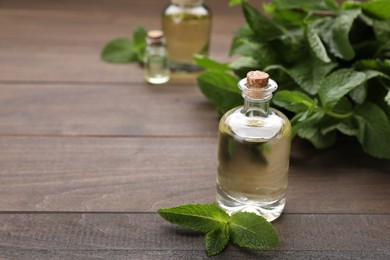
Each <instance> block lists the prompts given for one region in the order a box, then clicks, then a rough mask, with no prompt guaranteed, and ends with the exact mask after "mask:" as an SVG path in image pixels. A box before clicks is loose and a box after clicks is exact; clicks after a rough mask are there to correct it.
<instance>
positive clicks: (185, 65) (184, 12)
mask: <svg viewBox="0 0 390 260" xmlns="http://www.w3.org/2000/svg"><path fill="white" fill-rule="evenodd" d="M162 25H163V31H164V33H165V36H166V38H167V47H168V52H169V59H170V66H171V69H172V70H173V71H185V72H193V71H199V68H198V67H197V66H196V65H195V63H194V61H193V55H194V54H202V55H207V54H208V50H209V44H210V28H211V14H210V11H209V10H208V9H207V8H206V7H205V6H204V5H203V1H201V0H172V4H171V5H169V6H168V7H167V8H166V9H165V11H164V13H163V17H162Z"/></svg>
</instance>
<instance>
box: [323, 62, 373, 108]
mask: <svg viewBox="0 0 390 260" xmlns="http://www.w3.org/2000/svg"><path fill="white" fill-rule="evenodd" d="M365 80H366V75H365V73H363V72H357V71H354V70H352V69H340V70H337V71H335V72H333V73H331V74H330V75H329V76H327V77H326V78H325V79H324V80H323V81H322V83H321V87H320V89H319V91H318V94H319V96H320V99H321V102H322V104H323V105H324V106H325V107H328V108H332V107H334V106H335V105H336V104H337V102H338V101H339V100H340V99H341V98H342V97H343V96H344V95H345V94H347V93H348V92H349V91H351V90H352V89H354V88H355V87H357V86H359V85H360V84H361V83H363V82H364V81H365Z"/></svg>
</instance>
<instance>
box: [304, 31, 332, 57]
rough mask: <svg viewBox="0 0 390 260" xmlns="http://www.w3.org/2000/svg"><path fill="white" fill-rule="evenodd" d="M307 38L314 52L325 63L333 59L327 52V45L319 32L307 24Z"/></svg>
mask: <svg viewBox="0 0 390 260" xmlns="http://www.w3.org/2000/svg"><path fill="white" fill-rule="evenodd" d="M306 39H307V41H308V42H309V46H310V48H311V50H312V52H313V53H314V54H315V55H316V57H317V58H318V59H319V60H321V61H322V62H325V63H328V62H330V61H331V60H330V58H329V56H328V53H327V52H326V49H325V46H324V44H323V43H322V41H321V39H320V36H318V34H317V32H316V31H315V30H314V29H313V27H312V26H311V25H308V26H307V29H306Z"/></svg>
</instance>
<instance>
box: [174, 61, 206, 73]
mask: <svg viewBox="0 0 390 260" xmlns="http://www.w3.org/2000/svg"><path fill="white" fill-rule="evenodd" d="M169 67H170V69H171V71H172V72H176V73H180V72H182V73H194V72H200V71H202V68H200V67H198V66H197V65H195V64H191V63H181V62H175V61H171V62H170V66H169Z"/></svg>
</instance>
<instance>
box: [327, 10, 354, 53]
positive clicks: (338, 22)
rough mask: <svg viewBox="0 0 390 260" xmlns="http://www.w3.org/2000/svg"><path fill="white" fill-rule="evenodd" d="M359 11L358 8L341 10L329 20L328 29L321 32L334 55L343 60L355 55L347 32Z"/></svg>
mask: <svg viewBox="0 0 390 260" xmlns="http://www.w3.org/2000/svg"><path fill="white" fill-rule="evenodd" d="M360 13H361V11H360V9H351V10H343V11H342V12H341V14H340V15H339V16H338V17H337V18H335V19H333V20H330V21H329V23H330V25H331V26H330V29H329V30H328V29H327V30H325V31H323V32H322V39H323V40H324V41H325V42H326V43H327V44H328V46H329V48H330V51H331V52H332V53H333V54H334V55H335V56H336V57H339V58H341V59H344V60H351V59H353V58H354V57H355V51H354V49H353V47H352V45H351V43H350V41H349V32H350V30H351V28H352V24H353V22H354V21H355V19H356V17H358V15H359V14H360Z"/></svg>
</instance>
